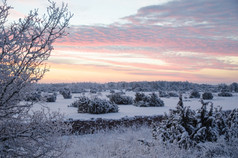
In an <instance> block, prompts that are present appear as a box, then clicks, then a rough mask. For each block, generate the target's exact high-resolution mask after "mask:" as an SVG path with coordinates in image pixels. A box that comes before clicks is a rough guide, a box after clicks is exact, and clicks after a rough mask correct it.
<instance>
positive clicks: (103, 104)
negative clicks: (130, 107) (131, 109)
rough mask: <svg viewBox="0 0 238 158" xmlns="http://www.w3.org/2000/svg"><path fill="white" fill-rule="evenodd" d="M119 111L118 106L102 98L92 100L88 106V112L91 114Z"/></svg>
mask: <svg viewBox="0 0 238 158" xmlns="http://www.w3.org/2000/svg"><path fill="white" fill-rule="evenodd" d="M118 110H119V109H118V106H117V105H116V104H114V103H111V102H109V101H107V100H104V99H100V98H94V99H93V100H90V104H89V106H88V112H89V113H91V114H104V113H111V112H118Z"/></svg>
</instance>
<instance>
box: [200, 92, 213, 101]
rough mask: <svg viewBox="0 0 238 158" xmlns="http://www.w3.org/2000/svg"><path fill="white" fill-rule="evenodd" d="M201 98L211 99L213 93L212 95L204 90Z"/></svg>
mask: <svg viewBox="0 0 238 158" xmlns="http://www.w3.org/2000/svg"><path fill="white" fill-rule="evenodd" d="M202 99H204V100H211V99H213V95H212V93H211V92H204V93H203V94H202Z"/></svg>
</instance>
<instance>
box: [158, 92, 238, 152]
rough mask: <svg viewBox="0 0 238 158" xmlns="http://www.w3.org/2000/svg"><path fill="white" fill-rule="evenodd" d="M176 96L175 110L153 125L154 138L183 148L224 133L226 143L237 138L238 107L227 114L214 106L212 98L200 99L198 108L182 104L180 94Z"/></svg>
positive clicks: (213, 138)
mask: <svg viewBox="0 0 238 158" xmlns="http://www.w3.org/2000/svg"><path fill="white" fill-rule="evenodd" d="M179 99H180V101H179V103H178V105H177V108H176V110H170V113H169V114H168V115H167V114H166V115H165V119H164V120H163V121H162V122H161V123H160V124H159V125H158V126H154V127H153V136H154V138H155V139H159V140H161V141H162V142H164V143H165V144H169V143H175V144H178V145H179V147H181V148H185V149H187V148H190V147H195V146H197V145H199V144H201V143H205V142H216V141H217V140H218V139H222V138H224V137H225V139H226V141H227V142H228V143H231V142H232V140H233V139H234V138H235V139H236V140H237V138H238V109H235V110H233V111H232V112H231V113H230V114H229V115H228V116H227V112H223V111H222V110H221V108H215V109H214V108H213V104H212V103H211V102H204V101H203V100H201V103H202V106H201V108H200V109H198V110H196V111H195V110H191V109H190V108H189V107H184V106H183V101H182V96H180V98H179ZM207 106H210V108H209V109H208V108H207ZM222 136H223V137H222Z"/></svg>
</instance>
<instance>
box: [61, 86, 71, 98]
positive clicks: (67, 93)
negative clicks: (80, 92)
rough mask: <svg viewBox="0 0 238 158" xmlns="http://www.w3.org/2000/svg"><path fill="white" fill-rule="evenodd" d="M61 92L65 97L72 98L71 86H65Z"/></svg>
mask: <svg viewBox="0 0 238 158" xmlns="http://www.w3.org/2000/svg"><path fill="white" fill-rule="evenodd" d="M60 94H61V95H63V97H64V99H71V98H72V95H71V91H70V89H69V88H64V89H62V90H61V91H60Z"/></svg>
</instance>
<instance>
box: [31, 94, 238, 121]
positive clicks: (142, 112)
mask: <svg viewBox="0 0 238 158" xmlns="http://www.w3.org/2000/svg"><path fill="white" fill-rule="evenodd" d="M108 94H110V93H109V92H102V93H99V94H90V93H86V94H85V95H86V96H89V97H95V96H98V97H101V98H107V97H106V95H108ZM81 95H82V94H73V97H72V99H64V98H63V97H62V95H58V96H57V100H56V102H53V103H36V104H35V105H34V106H33V108H32V110H40V109H41V108H42V107H48V108H49V109H50V110H51V111H59V112H60V113H63V114H64V115H65V117H66V119H69V118H71V119H73V120H78V119H81V120H87V119H91V118H104V119H120V118H122V117H133V116H152V115H163V114H164V113H165V112H168V111H169V109H174V108H175V107H176V105H177V103H178V100H179V99H178V97H171V98H161V99H162V100H163V101H164V103H165V106H164V107H136V106H133V105H119V112H118V113H108V114H82V113H78V112H77V108H75V107H68V106H69V105H70V104H71V103H73V102H74V101H75V100H77V97H79V96H81ZM126 95H128V96H132V97H134V96H135V93H134V92H127V93H126ZM185 96H186V95H185ZM211 101H212V102H213V104H214V107H218V106H221V107H222V109H223V110H232V109H235V108H238V94H235V93H234V94H233V97H218V96H217V94H214V98H213V100H211ZM184 105H185V106H190V107H191V109H198V108H200V107H201V103H200V102H199V99H184Z"/></svg>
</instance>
